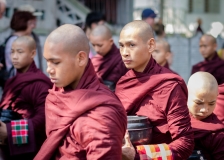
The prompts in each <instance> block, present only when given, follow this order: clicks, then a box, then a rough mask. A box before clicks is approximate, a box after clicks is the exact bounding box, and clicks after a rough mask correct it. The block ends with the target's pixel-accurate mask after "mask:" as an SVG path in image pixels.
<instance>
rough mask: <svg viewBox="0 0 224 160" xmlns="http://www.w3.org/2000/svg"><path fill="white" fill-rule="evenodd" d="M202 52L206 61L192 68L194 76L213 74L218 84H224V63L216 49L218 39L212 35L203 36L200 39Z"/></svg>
mask: <svg viewBox="0 0 224 160" xmlns="http://www.w3.org/2000/svg"><path fill="white" fill-rule="evenodd" d="M199 45H200V52H201V55H202V56H203V57H204V59H205V60H204V61H202V62H199V63H198V64H196V65H194V66H193V67H192V74H194V73H195V72H198V71H204V72H209V73H211V74H212V75H213V76H214V77H215V78H216V80H217V82H218V84H222V83H224V61H223V60H222V59H220V58H219V56H218V54H217V52H216V49H217V43H216V39H215V38H214V37H213V36H211V35H207V34H205V35H203V36H202V37H201V39H200V44H199Z"/></svg>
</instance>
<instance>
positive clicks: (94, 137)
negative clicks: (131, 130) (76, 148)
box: [74, 108, 127, 160]
mask: <svg viewBox="0 0 224 160" xmlns="http://www.w3.org/2000/svg"><path fill="white" fill-rule="evenodd" d="M102 109H103V108H102ZM108 115H109V116H108ZM76 123H77V124H78V123H79V124H78V126H82V129H81V128H80V129H81V130H80V129H77V128H79V127H78V126H76V127H75V128H74V130H76V134H75V139H76V141H77V142H78V143H79V144H80V145H81V146H82V147H83V148H84V150H85V151H86V159H97V160H121V155H122V153H121V146H122V140H123V137H124V134H125V131H126V123H127V122H126V121H123V122H121V118H119V117H118V116H116V115H114V111H112V110H108V113H104V115H103V114H100V115H98V116H97V115H95V116H94V117H91V118H90V117H85V119H82V120H79V121H78V122H76ZM78 130H79V131H78Z"/></svg>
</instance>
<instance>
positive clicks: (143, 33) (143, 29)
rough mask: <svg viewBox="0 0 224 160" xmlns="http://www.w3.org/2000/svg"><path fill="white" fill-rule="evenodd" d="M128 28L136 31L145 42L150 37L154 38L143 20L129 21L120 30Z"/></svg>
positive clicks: (150, 29)
mask: <svg viewBox="0 0 224 160" xmlns="http://www.w3.org/2000/svg"><path fill="white" fill-rule="evenodd" d="M129 29H131V30H135V31H137V32H138V35H139V36H140V38H141V39H142V40H143V41H145V42H146V41H148V40H149V39H151V38H154V34H153V30H152V28H151V27H150V25H149V24H148V23H146V22H145V21H142V20H136V21H133V22H130V23H128V24H126V25H125V26H124V28H123V29H122V30H121V32H123V31H125V30H129Z"/></svg>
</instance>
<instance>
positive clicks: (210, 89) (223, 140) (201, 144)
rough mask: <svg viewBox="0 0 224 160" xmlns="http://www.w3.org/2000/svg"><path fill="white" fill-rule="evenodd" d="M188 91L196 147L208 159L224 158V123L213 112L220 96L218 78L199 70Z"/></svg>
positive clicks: (189, 83) (193, 76) (192, 77)
mask: <svg viewBox="0 0 224 160" xmlns="http://www.w3.org/2000/svg"><path fill="white" fill-rule="evenodd" d="M188 93H189V96H188V108H189V111H190V115H191V124H192V128H193V131H194V138H195V148H196V149H200V150H202V153H203V154H204V155H205V156H206V159H208V160H209V159H211V160H221V159H224V124H223V123H222V122H221V121H220V120H219V119H218V118H217V116H216V115H215V114H214V113H213V111H214V109H215V107H216V100H217V96H218V84H217V81H216V79H215V78H214V77H213V76H212V75H211V74H210V73H208V72H197V73H195V74H193V75H192V76H191V77H190V79H189V81H188Z"/></svg>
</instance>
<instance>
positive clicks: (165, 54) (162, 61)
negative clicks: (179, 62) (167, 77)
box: [152, 39, 175, 73]
mask: <svg viewBox="0 0 224 160" xmlns="http://www.w3.org/2000/svg"><path fill="white" fill-rule="evenodd" d="M152 57H153V58H154V59H155V60H156V62H157V63H158V64H159V65H160V66H162V67H165V68H167V69H169V70H171V69H170V66H169V62H168V61H169V60H170V58H171V51H170V45H169V43H168V42H166V41H165V40H162V39H159V40H156V49H155V50H154V51H153V53H152ZM171 71H172V70H171ZM173 72H174V71H173ZM174 73H175V72H174Z"/></svg>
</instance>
